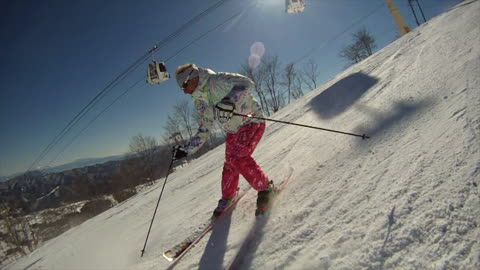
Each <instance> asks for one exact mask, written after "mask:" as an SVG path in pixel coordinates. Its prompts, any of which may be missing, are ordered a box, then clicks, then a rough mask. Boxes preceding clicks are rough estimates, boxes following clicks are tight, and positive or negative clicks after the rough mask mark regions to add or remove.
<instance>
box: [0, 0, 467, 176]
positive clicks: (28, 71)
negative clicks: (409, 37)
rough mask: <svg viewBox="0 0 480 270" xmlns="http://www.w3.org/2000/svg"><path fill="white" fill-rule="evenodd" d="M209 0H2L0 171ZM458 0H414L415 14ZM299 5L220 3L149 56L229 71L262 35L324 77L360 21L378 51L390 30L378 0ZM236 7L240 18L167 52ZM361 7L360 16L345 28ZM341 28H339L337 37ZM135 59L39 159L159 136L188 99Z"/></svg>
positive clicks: (114, 148) (34, 152)
mask: <svg viewBox="0 0 480 270" xmlns="http://www.w3.org/2000/svg"><path fill="white" fill-rule="evenodd" d="M217 2H218V0H202V1H198V0H177V1H158V0H155V1H154V0H138V1H127V0H102V1H96V0H81V1H63V0H56V1H53V0H46V1H22V0H19V1H2V2H1V3H0V35H1V40H2V42H1V43H0V52H1V53H0V69H1V70H0V71H1V72H0V125H1V127H2V132H0V175H8V174H11V173H15V172H22V171H25V170H27V169H28V168H29V167H30V165H32V163H33V162H34V161H35V159H36V158H37V157H38V156H39V154H40V153H41V152H42V151H43V150H44V149H45V147H47V145H48V144H49V143H50V142H51V141H52V139H53V138H54V137H55V136H56V135H57V134H58V133H59V132H60V131H62V129H63V128H64V127H65V126H66V125H67V124H68V123H69V122H70V121H71V120H72V119H73V117H75V115H77V113H79V112H80V111H81V110H82V109H83V108H84V106H85V105H87V104H88V103H89V102H90V101H91V100H92V99H93V98H94V97H95V96H96V95H97V94H98V93H99V92H100V91H101V90H102V89H104V88H105V87H106V86H107V85H108V84H109V83H110V82H111V81H112V80H113V79H114V78H115V77H116V76H117V75H119V74H120V73H121V72H123V71H124V70H125V69H126V68H127V67H128V66H129V65H131V64H132V63H133V62H134V61H136V60H137V59H138V58H139V57H140V56H142V55H143V54H144V53H145V52H147V51H148V50H149V49H150V48H151V47H152V46H153V45H155V44H158V43H159V42H160V41H162V40H163V39H164V38H166V37H167V36H168V35H170V34H171V33H173V32H174V31H175V30H177V29H178V28H179V27H180V26H182V25H183V24H185V23H186V22H187V21H189V20H190V19H191V18H193V17H195V16H196V15H198V14H199V13H200V12H202V11H203V10H205V9H207V8H208V7H210V6H212V5H213V4H215V3H217ZM459 2H461V1H460V0H420V3H421V4H422V7H423V8H424V11H425V13H426V16H427V19H430V18H432V17H434V16H436V15H438V14H439V13H441V12H443V11H445V10H446V9H447V8H449V7H452V6H453V5H455V4H457V3H459ZM252 3H253V4H252ZM396 4H397V5H398V6H399V8H400V10H401V12H402V14H403V16H404V17H405V19H406V21H407V23H408V24H409V26H410V27H411V28H414V27H415V26H416V24H415V21H414V19H413V16H412V14H411V11H410V9H409V7H408V1H407V0H396ZM306 5H307V7H306V10H305V12H304V13H301V14H296V15H292V14H286V13H285V12H284V0H242V1H238V0H235V1H234V0H230V1H227V2H226V3H225V4H224V5H222V6H220V7H219V8H218V9H216V10H214V11H213V12H212V13H210V14H208V15H207V16H205V17H203V18H202V19H201V20H200V21H198V22H197V23H195V24H194V25H193V26H192V27H190V28H189V29H187V30H186V31H184V32H182V33H181V34H180V35H179V36H177V37H176V38H174V39H173V40H171V41H170V42H169V43H167V44H166V45H165V46H164V47H162V48H160V49H158V50H157V51H156V53H155V55H154V57H155V59H156V60H165V59H169V60H168V62H167V68H168V69H169V70H170V71H171V72H172V73H173V71H174V70H175V68H176V67H177V66H178V65H181V64H184V63H186V62H194V63H197V64H198V65H199V66H204V67H209V68H212V69H213V70H216V71H227V72H238V71H239V69H240V65H241V64H242V63H244V62H245V61H246V59H247V58H248V56H249V54H250V46H251V45H252V44H253V43H254V42H262V43H263V44H264V46H265V49H266V53H267V54H271V55H278V56H279V59H280V61H281V62H282V64H286V63H288V62H291V61H296V63H297V65H298V67H299V68H300V67H301V66H302V65H303V64H304V63H305V62H306V61H307V60H308V59H313V60H314V61H315V62H316V63H317V64H318V65H319V68H320V73H321V74H320V78H319V80H320V81H321V82H325V81H326V80H328V79H329V78H331V77H332V76H334V75H335V74H337V73H338V72H340V71H341V70H342V69H343V68H344V66H345V61H343V60H342V59H340V58H339V57H338V51H339V49H340V48H341V47H342V46H345V45H347V44H348V43H349V42H350V39H351V38H350V36H351V34H352V33H353V32H354V31H357V30H358V29H360V28H361V27H362V26H365V27H366V28H367V29H368V30H369V32H370V33H371V34H372V35H373V36H374V37H375V38H376V40H377V45H378V48H382V47H384V46H386V45H388V44H389V43H391V42H392V41H394V40H395V39H396V37H398V33H397V28H396V26H395V24H394V22H393V19H392V17H391V16H390V14H389V12H388V9H387V8H386V5H385V1H384V0H306ZM373 11H375V12H374V13H373V14H371V13H372V12H373ZM238 12H241V15H239V16H238V17H236V18H235V19H233V20H230V21H229V22H228V23H227V24H225V25H224V26H222V27H220V28H218V29H216V30H214V31H212V32H210V33H208V34H207V35H206V36H205V37H203V38H202V39H200V40H198V41H196V42H195V43H193V44H192V45H191V46H189V47H188V48H186V49H184V50H182V51H181V52H180V53H179V54H177V52H178V51H179V50H180V49H181V48H183V47H184V46H186V45H187V44H189V43H191V42H192V41H193V40H195V39H196V38H197V37H199V36H202V35H204V34H205V33H207V32H208V31H210V30H212V29H213V28H215V27H216V26H217V25H219V24H220V23H222V22H224V21H225V20H227V19H228V18H230V17H231V16H232V15H234V14H236V13H238ZM368 14H371V16H369V17H368V18H366V19H365V20H363V21H362V22H360V23H358V24H354V23H355V22H357V21H358V20H359V19H361V18H364V17H365V16H366V15H368ZM352 24H353V25H352ZM352 26H353V27H352ZM346 29H350V30H349V31H348V32H346V33H344V34H343V35H342V36H340V37H338V35H339V34H340V33H342V32H344V31H345V30H346ZM336 37H338V38H336ZM334 38H336V39H334ZM147 63H148V62H146V63H144V64H143V65H142V66H141V67H140V68H138V69H136V70H135V71H134V72H132V73H130V74H129V75H128V77H127V78H126V79H125V80H124V81H122V83H121V84H119V85H118V86H116V87H115V88H113V89H112V90H111V91H110V92H109V94H108V95H107V96H105V98H104V99H102V101H101V102H99V103H98V104H97V105H96V106H95V107H94V108H93V109H92V110H91V111H90V112H89V113H88V114H86V115H85V117H84V118H83V119H82V120H81V121H79V122H78V124H77V125H75V126H74V127H73V128H72V129H71V130H70V132H69V133H67V134H66V136H65V137H64V139H63V140H62V141H60V142H59V144H58V145H57V146H56V147H55V148H53V149H52V150H51V151H50V153H49V154H48V155H46V156H45V158H44V159H42V161H41V162H40V163H39V165H41V166H44V165H47V164H49V165H57V164H63V163H66V162H70V161H73V160H76V159H80V158H86V157H103V156H109V155H117V154H122V153H124V152H125V151H127V149H128V144H129V140H130V138H131V137H133V136H135V135H137V134H138V133H142V134H143V135H148V136H154V137H160V135H161V134H162V126H163V125H164V121H165V118H166V115H167V114H168V113H169V111H170V110H171V108H172V106H173V105H174V104H175V103H176V102H177V101H179V100H181V99H185V98H188V97H187V96H185V95H184V94H183V93H182V92H181V91H180V89H179V88H178V86H177V85H176V84H175V82H174V80H170V81H167V82H165V83H163V84H161V85H153V86H152V85H148V84H146V83H145V79H146V65H147ZM139 81H140V83H138V84H136V86H135V87H133V88H131V89H130V86H131V85H133V84H134V83H136V82H139ZM127 89H130V90H129V91H128V92H127V93H126V94H125V95H124V96H122V97H121V98H120V99H118V101H117V102H115V103H114V104H113V105H112V106H111V107H109V108H108V109H107V110H106V111H105V112H104V113H102V114H101V115H100V117H98V118H97V119H96V120H95V121H94V122H93V123H92V124H89V123H90V122H91V121H92V119H94V118H95V117H96V116H97V115H98V114H99V113H100V112H101V111H103V110H104V109H105V108H106V107H107V106H109V105H110V104H111V103H112V102H113V101H114V100H115V99H117V98H118V97H119V96H120V95H121V94H122V93H123V92H124V91H126V90H127ZM87 126H88V128H87V129H85V130H84V128H85V127H87ZM82 130H84V131H83V132H82V133H80V132H81V131H82ZM79 134H80V135H79ZM74 138H75V139H74ZM73 139H74V140H73ZM72 140H73V143H70V142H71V141H72ZM66 145H69V146H68V147H67V148H65V146H66ZM59 153H60V154H59Z"/></svg>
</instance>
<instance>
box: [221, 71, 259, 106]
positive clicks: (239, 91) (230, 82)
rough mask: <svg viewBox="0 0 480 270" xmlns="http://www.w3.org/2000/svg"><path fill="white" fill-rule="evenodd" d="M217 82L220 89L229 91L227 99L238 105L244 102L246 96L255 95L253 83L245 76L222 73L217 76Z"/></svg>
mask: <svg viewBox="0 0 480 270" xmlns="http://www.w3.org/2000/svg"><path fill="white" fill-rule="evenodd" d="M215 81H216V82H217V84H218V85H217V86H218V87H220V88H224V89H228V90H229V92H228V94H227V95H226V96H225V98H228V99H229V100H230V101H232V102H234V103H238V102H239V101H241V100H243V99H244V98H245V96H247V95H252V94H253V89H254V87H253V86H254V83H253V81H252V80H250V79H249V78H247V77H245V76H243V75H240V74H236V73H226V72H220V73H218V74H217V78H216V80H215Z"/></svg>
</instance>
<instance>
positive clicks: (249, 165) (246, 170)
mask: <svg viewBox="0 0 480 270" xmlns="http://www.w3.org/2000/svg"><path fill="white" fill-rule="evenodd" d="M264 132H265V123H251V124H248V125H245V126H243V127H241V128H240V130H238V132H237V133H229V134H228V135H227V141H226V149H225V163H224V165H223V174H222V196H223V197H224V198H226V199H230V198H232V197H233V196H235V193H236V191H237V188H238V181H239V176H240V174H241V175H242V176H243V177H244V178H245V179H246V180H247V181H248V183H250V185H251V186H252V187H253V188H254V189H256V190H264V189H265V188H267V186H268V183H269V180H268V176H267V175H266V174H265V173H264V172H263V171H262V169H261V168H260V166H259V165H258V164H257V162H255V160H254V159H253V158H252V153H253V151H254V150H255V148H256V147H257V144H258V142H259V141H260V139H261V138H262V136H263V133H264Z"/></svg>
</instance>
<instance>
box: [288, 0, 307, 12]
mask: <svg viewBox="0 0 480 270" xmlns="http://www.w3.org/2000/svg"><path fill="white" fill-rule="evenodd" d="M304 9H305V0H285V10H286V12H287V13H289V14H295V13H300V12H303V10H304Z"/></svg>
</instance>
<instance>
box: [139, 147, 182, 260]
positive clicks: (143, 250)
mask: <svg viewBox="0 0 480 270" xmlns="http://www.w3.org/2000/svg"><path fill="white" fill-rule="evenodd" d="M174 160H175V159H174V158H173V155H172V161H171V162H170V166H169V167H168V171H167V176H165V181H164V182H163V187H162V191H160V196H159V197H158V201H157V206H156V207H155V211H154V212H153V217H152V222H150V227H149V228H148V233H147V238H146V239H145V244H144V245H143V249H142V255H141V256H140V257H143V253H145V247H146V246H147V241H148V237H149V236H150V231H151V230H152V225H153V221H154V220H155V215H156V214H157V210H158V205H159V204H160V199H162V194H163V190H164V189H165V185H166V184H167V179H168V175H170V171H171V170H172V166H173V161H174Z"/></svg>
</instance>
